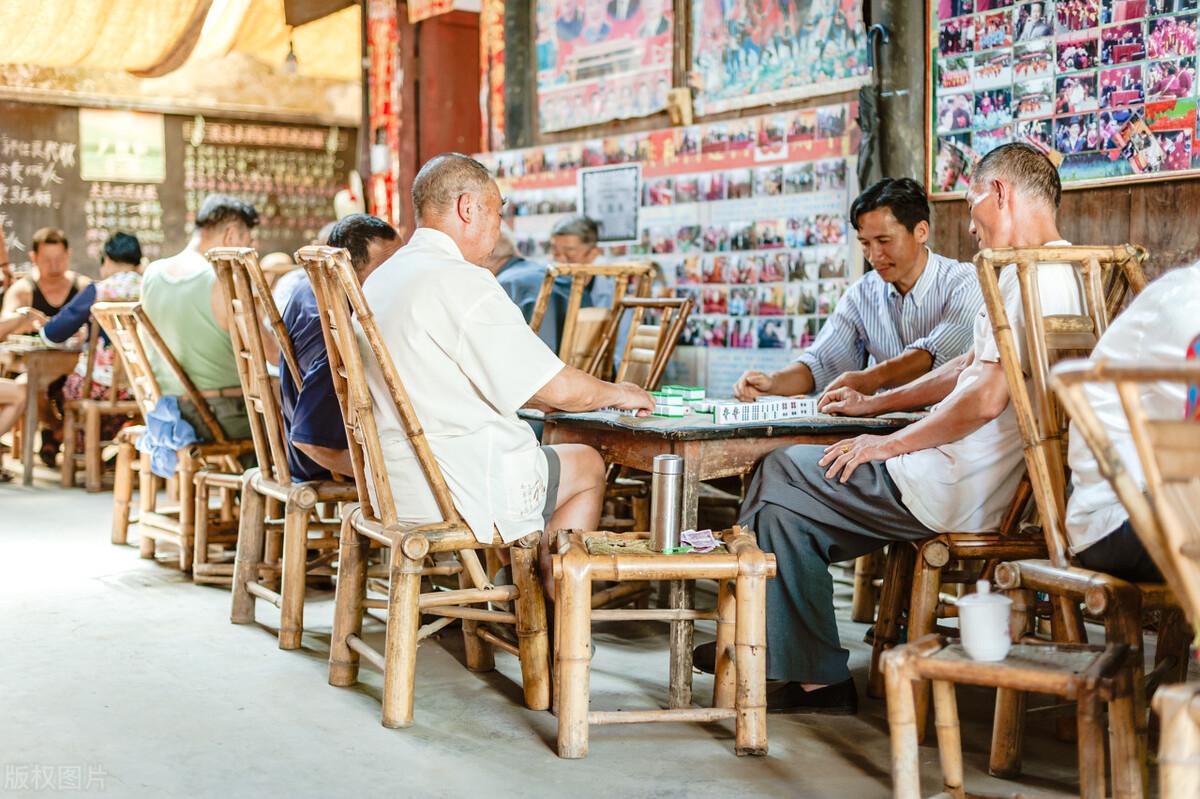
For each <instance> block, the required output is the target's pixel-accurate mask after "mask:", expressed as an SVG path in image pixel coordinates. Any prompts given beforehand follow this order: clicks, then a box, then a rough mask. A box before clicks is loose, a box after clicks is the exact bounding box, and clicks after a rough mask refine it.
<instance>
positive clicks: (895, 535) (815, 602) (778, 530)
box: [739, 445, 936, 683]
mask: <svg viewBox="0 0 1200 799" xmlns="http://www.w3.org/2000/svg"><path fill="white" fill-rule="evenodd" d="M824 451H825V448H824V447H823V446H819V445H796V446H791V447H781V448H779V449H777V450H775V451H774V452H772V453H771V454H770V455H768V456H767V457H766V458H765V459H764V460H763V462H762V465H761V466H759V468H758V471H757V472H755V474H754V477H753V479H752V480H751V481H750V488H749V490H748V491H747V494H746V500H745V502H744V503H743V504H742V508H741V512H740V514H739V517H740V518H739V522H740V523H741V524H743V525H745V526H747V527H749V528H750V529H752V530H754V531H755V532H756V533H757V534H758V544H759V546H760V547H761V548H762V549H763V551H764V552H771V553H774V555H775V562H776V566H777V569H778V575H777V576H776V578H775V579H774V580H768V581H767V677H768V679H772V680H788V681H791V682H806V683H837V682H842V681H843V680H846V679H849V677H850V669H849V668H848V666H847V665H846V662H847V660H848V658H849V656H850V653H849V652H848V651H847V650H845V649H843V648H842V646H841V640H840V639H839V637H838V628H837V619H836V618H835V617H834V612H833V578H832V576H831V575H830V573H829V564H830V563H835V562H838V561H843V560H850V559H852V558H856V557H858V556H859V555H865V554H866V553H868V552H872V551H874V550H876V549H879V548H880V547H882V546H884V545H885V544H887V543H889V542H892V541H919V540H921V539H924V538H928V537H930V536H932V535H936V533H934V532H933V531H932V530H930V529H928V528H927V527H925V526H924V525H923V524H921V523H920V522H919V521H917V519H916V517H914V516H913V515H912V513H910V512H909V510H908V509H907V508H906V507H904V504H903V503H902V502H901V501H900V489H899V488H897V487H896V484H895V483H894V482H892V478H891V476H890V475H889V474H888V472H887V468H886V467H885V466H884V464H883V463H882V462H872V463H865V464H863V465H861V466H859V467H858V468H857V469H856V470H855V471H854V474H853V475H851V477H850V480H849V481H848V482H846V483H845V484H842V483H840V482H838V481H837V480H827V479H826V478H825V468H823V467H821V466H818V465H817V464H818V461H820V460H821V458H822V457H823V456H824Z"/></svg>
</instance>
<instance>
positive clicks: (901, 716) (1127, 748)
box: [884, 635, 1142, 799]
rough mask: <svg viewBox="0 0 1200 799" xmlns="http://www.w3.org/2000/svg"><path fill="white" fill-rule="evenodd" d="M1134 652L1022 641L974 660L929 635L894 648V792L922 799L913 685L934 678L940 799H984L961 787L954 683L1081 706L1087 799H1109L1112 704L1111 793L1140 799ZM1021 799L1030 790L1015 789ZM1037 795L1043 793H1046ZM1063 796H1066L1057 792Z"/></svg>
mask: <svg viewBox="0 0 1200 799" xmlns="http://www.w3.org/2000/svg"><path fill="white" fill-rule="evenodd" d="M1131 657H1134V653H1132V652H1130V651H1129V647H1128V646H1126V645H1125V644H1118V643H1109V644H1108V645H1107V646H1106V647H1096V646H1086V645H1080V644H1074V645H1072V644H1055V645H1045V644H1017V645H1015V646H1014V647H1013V648H1012V650H1011V651H1010V652H1009V654H1008V657H1006V658H1005V659H1004V660H1002V661H998V662H989V663H981V662H977V661H973V660H971V659H970V658H969V657H968V656H967V654H966V653H965V652H964V651H963V649H962V647H961V646H960V645H958V644H957V643H951V642H948V641H947V640H946V639H944V638H943V637H941V636H938V635H927V636H924V637H922V638H919V639H917V640H915V641H913V642H912V643H909V644H905V645H904V646H901V647H897V648H896V649H893V650H891V651H890V652H888V653H887V654H886V655H885V656H884V671H885V672H886V675H887V699H888V705H887V711H888V727H889V729H890V732H891V738H892V796H894V797H895V799H919V797H920V796H921V775H920V752H919V748H918V745H917V727H918V724H917V711H916V706H915V703H914V701H913V689H914V688H915V687H916V685H917V684H918V683H919V682H921V681H923V680H933V704H934V712H935V714H936V716H937V740H938V754H939V758H940V760H941V766H942V784H943V786H944V787H943V790H942V792H941V793H939V794H937V799H944V798H950V799H966V797H979V796H980V795H979V794H976V793H967V792H966V790H965V787H964V785H963V758H962V738H961V734H960V730H959V723H958V705H957V700H956V698H955V686H956V685H960V684H961V685H978V686H985V687H989V688H995V689H996V690H997V691H1003V690H1010V691H1021V692H1024V691H1036V692H1038V693H1044V694H1052V695H1054V696H1058V697H1061V698H1063V699H1065V700H1067V701H1071V702H1074V703H1075V704H1076V706H1077V707H1078V712H1077V713H1076V725H1075V726H1076V729H1077V731H1078V743H1077V750H1078V758H1079V761H1078V762H1079V793H1078V794H1077V795H1078V796H1080V797H1082V799H1104V797H1106V796H1107V795H1108V794H1107V792H1106V790H1105V774H1104V771H1105V769H1104V712H1103V708H1104V706H1105V705H1107V706H1108V726H1109V731H1110V740H1111V742H1112V747H1111V757H1110V759H1111V767H1112V784H1113V796H1114V797H1118V798H1119V799H1129V798H1131V797H1140V796H1142V791H1141V782H1140V779H1139V774H1138V769H1137V768H1136V767H1133V762H1132V761H1133V754H1134V750H1135V748H1136V742H1135V740H1134V739H1135V737H1136V736H1135V733H1134V720H1133V715H1132V712H1131V711H1132V707H1131V705H1130V702H1129V696H1130V693H1131V692H1132V690H1133V688H1132V686H1131V685H1130V669H1129V667H1128V665H1127V661H1128V660H1129V659H1130V658H1131ZM1017 795H1018V796H1024V795H1025V794H1017ZM1038 795H1039V796H1042V795H1046V794H1043V793H1041V792H1039V793H1038ZM1054 795H1056V796H1062V795H1063V794H1054Z"/></svg>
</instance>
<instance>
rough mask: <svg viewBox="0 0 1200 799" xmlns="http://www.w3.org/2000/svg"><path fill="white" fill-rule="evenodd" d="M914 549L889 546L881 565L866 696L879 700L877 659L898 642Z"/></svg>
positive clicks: (881, 687)
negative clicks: (882, 573) (880, 583)
mask: <svg viewBox="0 0 1200 799" xmlns="http://www.w3.org/2000/svg"><path fill="white" fill-rule="evenodd" d="M916 557H917V550H916V549H915V548H914V547H913V546H911V545H909V544H893V545H892V546H890V547H888V553H887V559H886V560H885V562H884V575H883V588H882V589H881V590H880V592H879V614H878V616H877V617H876V620H875V642H874V643H873V644H872V645H871V671H870V677H869V678H868V680H867V695H868V696H870V697H873V698H875V699H882V698H883V692H884V680H883V669H882V667H881V666H880V658H881V657H882V655H883V653H884V652H885V651H887V650H888V649H891V648H892V647H893V646H895V645H896V642H897V641H899V640H900V622H901V619H902V618H903V616H904V613H905V609H906V608H907V607H908V599H909V585H910V584H911V582H912V572H913V563H914V562H915V560H916Z"/></svg>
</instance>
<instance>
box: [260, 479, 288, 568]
mask: <svg viewBox="0 0 1200 799" xmlns="http://www.w3.org/2000/svg"><path fill="white" fill-rule="evenodd" d="M266 508H267V510H266V519H278V518H279V517H280V516H284V515H285V514H284V512H283V510H282V508H281V505H280V502H279V500H277V499H275V498H274V497H267V506H266ZM263 562H264V563H270V564H271V565H273V566H282V565H283V533H282V531H281V530H280V529H279V525H277V524H276V525H271V526H270V529H268V530H267V537H266V538H265V539H264V540H263ZM282 572H283V569H282V568H280V569H279V570H278V571H277V572H276V574H279V575H280V576H279V577H269V578H267V579H266V580H265V581H264V583H263V584H264V585H265V586H267V587H268V588H270V589H271V590H272V591H279V590H280V589H281V588H283V585H282V582H283V580H282Z"/></svg>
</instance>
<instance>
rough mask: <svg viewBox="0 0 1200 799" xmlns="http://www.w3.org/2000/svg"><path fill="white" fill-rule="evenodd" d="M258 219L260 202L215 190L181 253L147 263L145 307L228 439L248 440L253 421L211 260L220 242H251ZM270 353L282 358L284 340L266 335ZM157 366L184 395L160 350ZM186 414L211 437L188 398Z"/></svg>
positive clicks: (166, 384) (171, 390)
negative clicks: (256, 204)
mask: <svg viewBox="0 0 1200 799" xmlns="http://www.w3.org/2000/svg"><path fill="white" fill-rule="evenodd" d="M257 224H258V212H257V211H256V210H255V209H254V206H252V205H250V204H249V203H247V202H243V201H242V200H239V199H237V198H234V197H229V196H226V195H222V194H212V195H209V196H208V197H207V198H206V199H205V200H204V204H203V205H201V206H200V210H199V211H198V212H197V213H196V230H195V232H194V233H193V234H192V238H191V240H190V241H189V242H188V244H187V246H186V247H184V248H183V250H182V251H181V252H179V253H177V254H176V255H172V256H170V257H169V258H162V259H160V260H158V261H155V262H154V263H152V264H150V265H149V266H147V267H146V272H145V275H144V277H143V280H142V307H143V308H145V310H146V315H147V316H148V317H149V318H150V321H151V322H152V323H153V324H154V327H155V329H157V330H158V332H159V335H161V336H162V339H163V341H164V342H165V343H166V345H167V348H168V349H169V350H170V351H171V354H172V355H174V356H175V359H176V360H177V361H179V365H180V366H181V367H183V371H184V372H185V373H186V374H187V376H188V377H189V378H191V380H192V382H193V383H195V384H196V388H197V389H198V390H199V391H200V393H201V394H202V395H203V396H204V398H205V400H206V401H207V402H208V404H209V406H210V407H211V408H212V411H213V415H215V416H216V417H217V421H218V422H220V424H221V428H222V430H224V432H225V435H226V436H228V437H229V438H249V437H250V422H249V419H248V418H247V417H246V405H245V401H244V400H243V399H242V396H241V387H240V382H239V380H238V371H237V363H236V361H235V360H234V355H233V345H232V343H231V342H230V339H229V325H230V322H231V320H230V319H229V318H228V313H227V311H226V308H225V298H224V296H223V295H222V293H221V285H220V283H219V282H218V281H217V275H216V272H215V271H214V270H213V268H212V266H211V265H210V264H209V262H208V260H207V259H206V258H205V257H204V253H206V252H208V251H209V250H210V249H212V248H213V247H249V246H251V245H252V243H253V237H252V235H251V231H252V230H253V229H254V227H255V226H256V225H257ZM263 344H264V346H265V348H266V349H267V353H266V355H267V358H268V360H270V361H272V362H276V363H277V362H278V360H279V352H278V344H277V343H276V341H275V339H274V337H273V336H270V335H264V336H263ZM147 349H148V350H149V351H150V352H149V357H150V366H151V368H152V369H153V370H154V376H155V377H156V378H157V379H158V382H159V386H160V387H161V388H162V390H163V393H164V394H173V395H176V396H180V397H182V395H183V386H182V385H180V384H179V381H178V380H176V379H175V376H174V375H173V374H172V373H171V370H170V369H169V368H168V367H167V365H166V364H165V363H164V362H163V361H162V359H161V358H160V357H159V356H158V354H157V353H156V352H154V351H153V348H149V347H148V348H147ZM179 409H180V412H181V414H182V415H183V418H185V419H187V420H188V422H190V423H191V425H192V427H194V428H196V434H197V435H198V436H200V437H201V438H202V439H204V438H207V429H206V428H205V425H204V423H203V422H202V421H201V419H200V415H199V414H198V413H197V412H196V410H195V408H194V407H193V406H192V404H191V403H190V402H186V401H183V400H182V399H181V401H180V403H179Z"/></svg>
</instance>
